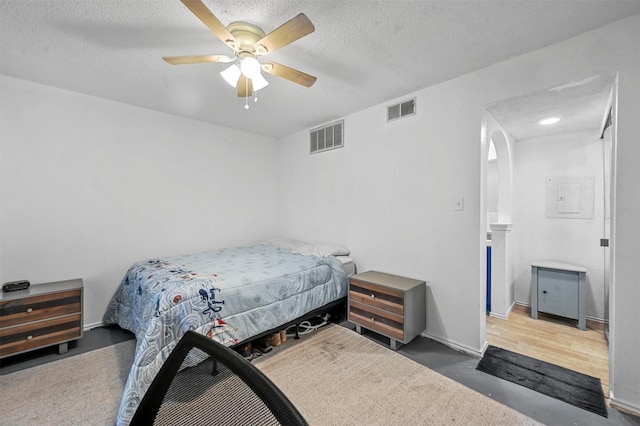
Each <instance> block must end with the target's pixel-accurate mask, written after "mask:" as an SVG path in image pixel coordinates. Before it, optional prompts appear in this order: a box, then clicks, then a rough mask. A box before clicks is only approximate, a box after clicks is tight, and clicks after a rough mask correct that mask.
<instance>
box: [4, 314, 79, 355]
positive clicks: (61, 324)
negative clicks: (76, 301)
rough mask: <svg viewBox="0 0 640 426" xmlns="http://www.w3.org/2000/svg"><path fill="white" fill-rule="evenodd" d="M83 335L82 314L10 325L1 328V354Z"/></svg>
mask: <svg viewBox="0 0 640 426" xmlns="http://www.w3.org/2000/svg"><path fill="white" fill-rule="evenodd" d="M81 336H82V317H81V314H75V315H68V316H64V317H58V318H54V319H50V320H44V321H37V322H31V323H28V324H24V325H18V326H15V327H8V328H4V329H2V330H0V356H2V355H7V354H12V353H17V352H22V351H26V350H29V349H33V348H39V347H42V346H49V345H55V344H56V343H59V342H61V341H68V340H74V339H77V338H79V337H81Z"/></svg>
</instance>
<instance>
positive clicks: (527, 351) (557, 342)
mask: <svg viewBox="0 0 640 426" xmlns="http://www.w3.org/2000/svg"><path fill="white" fill-rule="evenodd" d="M576 324H577V321H575V320H570V319H565V318H561V317H557V316H554V315H548V314H543V313H541V314H540V319H538V320H534V319H532V318H531V310H530V308H529V307H527V306H521V305H516V306H515V308H514V309H513V311H512V312H511V315H510V316H509V319H508V320H506V321H505V320H502V319H499V318H494V317H490V316H488V317H487V341H488V342H489V344H490V345H493V346H497V347H500V348H503V349H507V350H510V351H512V352H517V353H520V354H523V355H527V356H530V357H532V358H536V359H539V360H542V361H546V362H550V363H552V364H556V365H560V366H562V367H565V368H569V369H571V370H574V371H579V372H580V373H583V374H587V375H589V376H593V377H598V378H600V381H601V382H602V389H603V392H604V395H605V398H606V399H607V403H608V398H609V350H608V343H607V339H606V337H605V335H604V324H602V323H599V322H595V321H588V320H587V330H586V331H581V330H579V329H578V328H577V326H576Z"/></svg>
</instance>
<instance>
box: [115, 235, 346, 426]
mask: <svg viewBox="0 0 640 426" xmlns="http://www.w3.org/2000/svg"><path fill="white" fill-rule="evenodd" d="M348 254H349V252H348V250H346V249H344V248H342V247H340V246H336V245H331V244H304V243H301V242H298V241H295V240H282V239H278V240H270V241H268V242H266V243H263V244H257V245H253V246H248V247H234V248H225V249H220V250H215V251H208V252H202V253H195V254H189V255H182V256H173V257H166V258H156V259H149V260H144V261H141V262H137V263H135V264H134V265H132V266H131V267H130V268H129V270H128V271H127V273H126V274H125V276H124V277H123V279H122V282H121V283H120V286H119V287H118V289H117V290H116V292H115V294H114V296H113V297H112V299H111V301H110V303H109V305H108V307H107V310H106V312H105V315H104V317H103V323H104V324H117V325H119V326H120V327H122V328H124V329H127V330H130V331H132V332H133V333H135V335H136V339H137V344H136V352H135V357H134V361H133V365H132V366H131V370H130V372H129V376H128V378H127V383H126V385H125V389H124V393H123V396H122V400H121V403H120V408H119V412H118V424H124V425H126V424H128V423H129V421H130V420H131V418H132V416H133V414H134V413H135V410H136V408H137V406H138V404H139V402H140V401H141V399H142V397H143V396H144V394H145V392H146V390H147V388H148V387H149V385H150V383H151V382H152V381H153V379H154V377H155V375H156V373H157V372H158V371H159V369H160V368H161V367H162V365H163V363H164V361H165V360H166V359H167V357H168V356H169V354H170V353H171V351H172V350H173V348H174V347H175V345H176V344H177V343H178V341H179V340H180V338H181V337H182V335H183V334H184V333H185V332H187V331H188V330H193V331H195V332H197V333H200V334H203V335H206V336H208V337H209V338H211V339H213V340H215V341H217V342H219V343H221V344H223V345H225V346H236V345H238V344H240V343H242V342H245V341H248V340H250V339H252V338H253V337H256V336H260V335H263V334H265V333H266V332H269V331H273V330H277V329H278V327H282V326H284V325H286V324H291V323H294V322H295V321H296V319H299V318H303V317H305V315H308V314H309V313H310V312H316V311H322V310H323V309H324V308H325V307H328V306H333V305H335V304H336V303H339V302H340V301H342V300H344V299H345V298H346V295H347V287H348V286H347V276H348V275H349V273H351V272H353V270H352V268H353V263H352V262H350V258H346V257H344V256H345V255H348ZM340 259H342V260H340Z"/></svg>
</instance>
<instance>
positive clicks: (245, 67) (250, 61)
mask: <svg viewBox="0 0 640 426" xmlns="http://www.w3.org/2000/svg"><path fill="white" fill-rule="evenodd" d="M260 69H261V67H260V62H258V60H257V59H256V58H252V57H248V58H244V59H243V60H242V62H240V70H241V71H242V74H243V75H244V76H245V77H247V78H250V79H252V80H253V79H254V78H256V77H257V76H259V75H260Z"/></svg>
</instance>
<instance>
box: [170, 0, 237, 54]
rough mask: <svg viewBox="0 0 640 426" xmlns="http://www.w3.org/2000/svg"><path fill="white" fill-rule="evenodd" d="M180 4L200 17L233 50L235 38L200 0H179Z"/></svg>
mask: <svg viewBox="0 0 640 426" xmlns="http://www.w3.org/2000/svg"><path fill="white" fill-rule="evenodd" d="M180 1H181V2H182V4H184V5H185V6H187V8H188V9H189V10H190V11H191V12H192V13H193V14H194V15H196V17H197V18H198V19H200V20H201V21H202V22H203V23H204V24H205V25H206V26H207V28H209V29H210V30H211V32H212V33H213V34H214V35H215V36H216V37H218V38H219V39H220V40H222V41H224V42H225V43H226V44H227V45H229V47H231V48H232V49H233V50H235V46H236V38H235V37H234V36H233V34H231V33H230V32H229V30H227V28H226V27H225V26H224V25H222V22H220V21H219V20H218V18H216V16H215V15H214V14H213V13H212V12H211V11H210V10H209V9H208V8H207V6H205V4H204V3H202V1H201V0H180Z"/></svg>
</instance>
